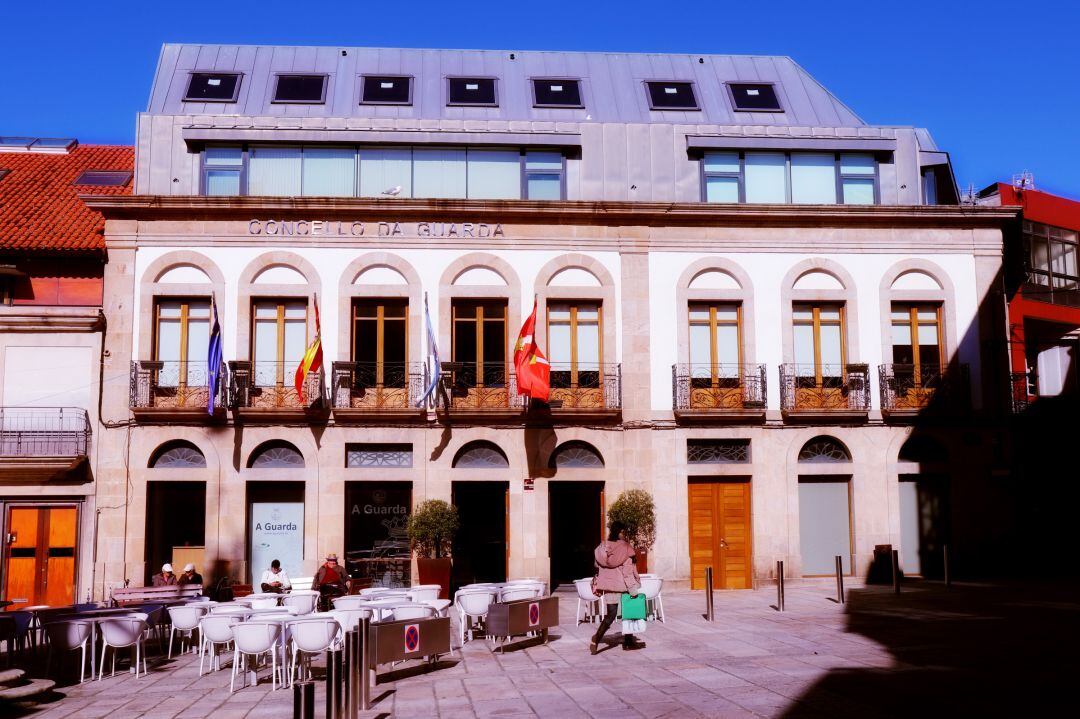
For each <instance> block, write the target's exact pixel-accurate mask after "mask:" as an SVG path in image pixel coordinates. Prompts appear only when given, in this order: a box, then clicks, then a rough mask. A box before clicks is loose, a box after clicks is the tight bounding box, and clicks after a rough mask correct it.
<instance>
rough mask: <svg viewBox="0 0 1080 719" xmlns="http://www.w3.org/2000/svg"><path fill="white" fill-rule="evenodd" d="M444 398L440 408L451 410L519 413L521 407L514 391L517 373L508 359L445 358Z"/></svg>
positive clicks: (443, 373) (483, 412) (441, 409)
mask: <svg viewBox="0 0 1080 719" xmlns="http://www.w3.org/2000/svg"><path fill="white" fill-rule="evenodd" d="M442 383H443V389H444V391H445V394H446V397H445V400H446V402H447V403H448V404H444V400H443V399H440V400H439V402H440V405H439V408H440V411H448V412H450V413H451V414H459V415H464V414H472V413H479V414H486V415H489V414H520V413H521V411H522V408H523V407H524V402H523V401H522V398H521V397H520V396H518V393H517V377H516V376H515V374H514V370H513V369H512V367H511V365H510V364H508V363H502V362H490V363H489V362H485V363H483V364H477V363H475V362H444V363H443V365H442Z"/></svg>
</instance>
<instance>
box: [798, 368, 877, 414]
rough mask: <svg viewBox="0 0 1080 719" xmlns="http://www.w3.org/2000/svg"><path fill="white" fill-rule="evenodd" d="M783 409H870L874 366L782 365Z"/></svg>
mask: <svg viewBox="0 0 1080 719" xmlns="http://www.w3.org/2000/svg"><path fill="white" fill-rule="evenodd" d="M780 409H782V410H784V411H785V412H795V413H798V412H807V413H815V412H867V411H869V409H870V367H869V365H865V364H847V365H812V364H782V365H780Z"/></svg>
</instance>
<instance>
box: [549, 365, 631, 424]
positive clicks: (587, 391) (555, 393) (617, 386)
mask: <svg viewBox="0 0 1080 719" xmlns="http://www.w3.org/2000/svg"><path fill="white" fill-rule="evenodd" d="M549 403H550V406H551V411H552V412H556V413H563V412H566V413H576V414H613V413H617V412H619V411H620V410H621V409H622V365H619V364H617V363H610V364H581V363H579V364H578V365H577V366H576V367H575V366H574V365H572V364H570V363H559V362H554V363H552V364H551V393H550V395H549Z"/></svg>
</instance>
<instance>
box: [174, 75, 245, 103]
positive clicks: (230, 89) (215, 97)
mask: <svg viewBox="0 0 1080 719" xmlns="http://www.w3.org/2000/svg"><path fill="white" fill-rule="evenodd" d="M240 77H241V76H240V73H238V72H193V73H191V79H190V80H188V89H187V94H186V95H184V102H236V98H237V96H238V95H239V94H240Z"/></svg>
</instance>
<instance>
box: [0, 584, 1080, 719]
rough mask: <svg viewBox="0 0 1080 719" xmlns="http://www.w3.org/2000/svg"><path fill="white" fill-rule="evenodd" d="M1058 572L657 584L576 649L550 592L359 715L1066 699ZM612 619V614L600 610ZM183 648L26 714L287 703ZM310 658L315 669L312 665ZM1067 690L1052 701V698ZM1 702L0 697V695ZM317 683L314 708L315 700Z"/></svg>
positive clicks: (1019, 703)
mask: <svg viewBox="0 0 1080 719" xmlns="http://www.w3.org/2000/svg"><path fill="white" fill-rule="evenodd" d="M1077 589H1078V588H1077V586H1076V585H1075V584H1069V585H1066V584H1057V585H1052V586H1048V585H1024V584H1019V583H1017V584H1010V585H1000V584H994V585H990V584H974V583H962V584H957V585H954V586H953V587H952V588H949V589H946V588H945V587H943V586H942V585H940V584H930V583H925V584H919V583H914V582H913V583H911V584H909V585H905V588H904V591H903V593H902V594H901V595H900V596H899V597H897V596H895V595H893V593H892V592H891V588H888V587H854V588H852V589H851V590H850V592H849V595H848V601H847V604H845V605H843V606H841V605H839V604H837V603H836V602H835V601H834V600H833V599H832V598H831V597H832V596H833V592H834V587H833V585H832V584H831V582H826V581H823V582H800V583H795V584H789V586H788V593H787V605H786V611H785V612H784V613H780V612H777V611H776V610H775V609H774V608H773V606H772V605H773V604H774V603H775V598H776V592H775V588H773V587H764V588H762V589H760V590H758V591H742V592H718V593H717V594H716V621H715V622H713V623H711V624H710V623H707V622H705V620H704V618H703V616H702V615H703V612H704V606H705V600H704V595H703V593H702V592H690V591H687V590H678V591H666V592H665V605H666V609H667V615H668V618H667V622H666V623H664V624H660V623H656V622H652V623H650V624H649V627H648V631H647V632H646V634H645V635H644V636H643V638H644V640H645V641H646V644H647V646H646V648H644V649H642V650H638V651H623V650H622V649H621V647H620V646H618V644H616V643H614V642H613V643H612V644H611V645H610V647H607V648H605V649H604V650H603V651H602V652H601V653H600V654H599V655H598V656H590V655H589V651H588V641H589V635H590V632H591V631H592V630H593V627H590V626H589V625H581V626H575V625H574V609H575V605H576V599H575V598H574V595H572V594H563V593H560V596H561V597H562V601H561V603H560V604H561V614H562V622H563V623H562V626H561V627H560V628H558V629H556V630H554V631H553V636H552V638H551V642H550V643H549V644H548V645H547V646H543V645H538V644H536V643H535V642H531V643H526V644H525V645H524V646H521V647H519V648H511V649H510V650H508V651H507V652H506V654H505V656H500V655H496V654H493V653H492V652H491V650H490V647H489V646H488V645H487V644H486V643H485V642H484V641H482V640H477V641H474V642H471V643H469V644H467V645H466V646H465V648H464V651H462V652H461V653H460V655H459V654H457V653H455V654H454V655H453V656H451V657H447V658H444V659H443V661H441V662H440V663H439V664H438V665H437V667H436V668H434V669H432V670H428V669H427V667H424V666H420V665H418V664H417V663H412V664H408V665H403V666H402V667H400V668H398V669H397V670H395V671H390V668H389V667H384V668H383V669H382V671H381V672H380V680H379V684H378V685H377V686H376V687H375V688H374V689H373V696H374V697H376V698H377V701H376V703H375V705H374V707H373V709H372V711H370V712H364V713H363V716H365V717H384V716H394V717H442V718H450V717H529V716H543V717H558V719H573V718H574V717H613V718H618V719H624V718H626V717H639V716H641V717H698V716H702V717H752V716H766V717H768V716H786V717H799V718H801V717H877V716H916V717H926V716H944V715H950V716H965V717H966V716H980V717H985V716H1013V717H1020V716H1023V717H1028V716H1043V715H1050V714H1054V715H1061V714H1074V713H1075V711H1076V710H1075V704H1074V702H1073V697H1072V691H1073V686H1074V685H1075V684H1076V682H1077V677H1078V676H1080V673H1078V670H1080V660H1078V658H1077V656H1076V652H1075V646H1076V643H1077V639H1078V638H1080V594H1078V591H1077ZM617 627H618V624H617V623H616V628H617ZM198 666H199V662H198V658H197V656H195V655H187V656H185V657H182V658H180V659H174V660H173V661H172V662H165V661H158V662H156V663H155V661H154V660H153V659H152V660H151V668H150V674H149V676H147V677H140V678H138V679H135V678H134V677H133V676H132V675H129V674H127V673H123V674H118V675H117V676H116V677H115V678H108V677H106V679H105V680H104V681H101V682H87V683H85V684H82V685H74V686H64V687H61V688H60V689H59V690H58V692H57V693H56V694H55V695H54V697H53V701H51V702H49V703H45V704H41V705H39V706H38V707H37V708H35V709H28V710H22V711H19V712H18V715H22V716H30V717H34V719H60V717H65V718H66V717H85V718H86V719H91V718H95V719H96V718H107V719H129V718H133V717H148V718H151V717H152V718H155V719H173V718H178V719H186V718H189V717H190V718H192V719H194V718H196V717H213V719H240V718H241V717H246V718H247V719H270V718H271V717H291V716H292V692H291V690H287V691H280V690H279V691H277V692H271V691H270V685H269V679H268V672H264V673H263V676H264V677H267V679H266V683H265V684H259V685H258V686H257V687H248V688H245V689H242V690H239V691H237V692H236V693H233V694H230V693H229V671H228V668H227V667H226V668H225V669H224V670H223V671H221V672H216V673H214V674H211V675H207V676H203V677H201V678H200V677H199V676H198ZM316 674H317V676H318V677H321V676H322V671H321V665H317V666H316ZM1069 706H1071V707H1072V708H1071V709H1069V708H1067V707H1069ZM2 711H4V710H3V709H0V712H2ZM323 712H324V704H323V694H322V685H321V683H320V684H319V685H318V693H317V695H316V716H317V717H319V718H320V719H321V718H322V717H323V716H324V713H323Z"/></svg>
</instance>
